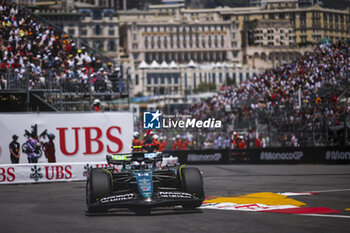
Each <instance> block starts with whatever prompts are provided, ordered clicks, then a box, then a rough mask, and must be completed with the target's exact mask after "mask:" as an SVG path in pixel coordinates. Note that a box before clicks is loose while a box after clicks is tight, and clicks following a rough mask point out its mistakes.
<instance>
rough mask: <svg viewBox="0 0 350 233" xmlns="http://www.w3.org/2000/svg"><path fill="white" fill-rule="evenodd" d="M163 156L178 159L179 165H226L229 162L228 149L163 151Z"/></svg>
mask: <svg viewBox="0 0 350 233" xmlns="http://www.w3.org/2000/svg"><path fill="white" fill-rule="evenodd" d="M164 154H169V155H172V156H176V157H178V158H179V163H181V164H228V163H229V162H230V150H229V149H222V150H215V149H206V150H179V151H164Z"/></svg>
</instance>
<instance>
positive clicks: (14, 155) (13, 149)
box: [9, 135, 21, 163]
mask: <svg viewBox="0 0 350 233" xmlns="http://www.w3.org/2000/svg"><path fill="white" fill-rule="evenodd" d="M17 140H18V136H17V135H13V136H12V142H11V143H10V145H9V149H10V158H11V162H12V163H19V157H20V156H21V150H20V144H19V143H18V142H17Z"/></svg>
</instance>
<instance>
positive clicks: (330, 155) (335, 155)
mask: <svg viewBox="0 0 350 233" xmlns="http://www.w3.org/2000/svg"><path fill="white" fill-rule="evenodd" d="M326 160H350V151H327V152H326Z"/></svg>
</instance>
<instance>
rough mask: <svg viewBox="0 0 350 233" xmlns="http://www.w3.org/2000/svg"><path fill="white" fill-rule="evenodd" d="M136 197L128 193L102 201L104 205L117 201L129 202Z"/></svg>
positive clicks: (105, 198)
mask: <svg viewBox="0 0 350 233" xmlns="http://www.w3.org/2000/svg"><path fill="white" fill-rule="evenodd" d="M134 197H135V195H134V194H133V193H127V194H121V195H115V196H110V197H104V198H102V199H101V200H100V202H101V204H103V203H110V202H115V201H127V200H131V199H134Z"/></svg>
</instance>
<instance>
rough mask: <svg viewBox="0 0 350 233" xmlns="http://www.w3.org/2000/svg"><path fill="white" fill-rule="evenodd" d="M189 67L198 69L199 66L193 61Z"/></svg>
mask: <svg viewBox="0 0 350 233" xmlns="http://www.w3.org/2000/svg"><path fill="white" fill-rule="evenodd" d="M187 67H192V68H196V67H197V65H196V64H195V63H194V61H193V60H191V61H190V62H189V63H188V65H187Z"/></svg>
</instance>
